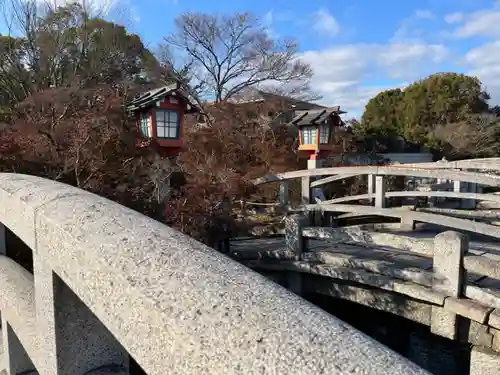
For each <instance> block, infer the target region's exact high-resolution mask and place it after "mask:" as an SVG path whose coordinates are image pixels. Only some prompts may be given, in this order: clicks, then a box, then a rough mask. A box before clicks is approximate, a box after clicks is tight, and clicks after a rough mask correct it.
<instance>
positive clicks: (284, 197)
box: [280, 181, 289, 206]
mask: <svg viewBox="0 0 500 375" xmlns="http://www.w3.org/2000/svg"><path fill="white" fill-rule="evenodd" d="M288 203H289V193H288V181H281V182H280V205H281V206H288Z"/></svg>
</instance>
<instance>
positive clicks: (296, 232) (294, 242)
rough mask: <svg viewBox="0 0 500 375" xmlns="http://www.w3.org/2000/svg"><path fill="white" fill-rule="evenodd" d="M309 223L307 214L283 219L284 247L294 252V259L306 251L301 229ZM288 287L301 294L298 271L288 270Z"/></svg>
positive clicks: (300, 281)
mask: <svg viewBox="0 0 500 375" xmlns="http://www.w3.org/2000/svg"><path fill="white" fill-rule="evenodd" d="M308 224H309V218H308V215H307V214H295V215H289V216H287V217H286V219H285V242H286V248H287V249H288V250H289V251H291V252H292V254H294V257H295V260H300V259H301V255H302V253H303V252H305V251H306V241H305V238H304V236H303V235H302V229H304V227H306V226H307V225H308ZM287 281H288V289H290V290H291V291H292V292H294V293H296V294H299V295H300V294H302V275H301V274H300V273H299V272H290V273H289V274H288V275H287Z"/></svg>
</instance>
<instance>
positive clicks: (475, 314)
mask: <svg viewBox="0 0 500 375" xmlns="http://www.w3.org/2000/svg"><path fill="white" fill-rule="evenodd" d="M285 224H286V237H285V240H286V251H287V253H288V254H290V255H295V256H292V257H291V259H295V264H294V262H293V261H292V262H290V261H287V262H285V263H284V265H285V266H289V267H290V266H292V269H293V267H295V268H296V269H297V270H300V271H301V272H309V273H312V274H319V275H322V276H327V277H331V278H334V279H340V280H344V281H347V282H354V283H358V284H367V285H370V286H371V287H376V288H379V289H382V290H387V291H391V292H396V293H399V294H402V295H406V296H408V297H410V298H414V299H416V300H419V301H426V302H428V303H430V304H432V305H434V306H435V308H433V309H432V314H430V315H428V316H426V317H422V316H416V318H418V319H420V320H417V321H418V322H419V323H423V324H427V325H430V326H431V331H432V332H434V333H436V334H438V335H441V336H444V337H447V338H450V339H456V338H457V337H458V336H457V335H458V324H459V322H458V321H457V319H456V317H457V315H459V316H462V317H465V318H468V319H470V320H471V321H474V322H475V323H478V324H480V325H482V326H483V328H482V329H483V330H485V329H486V331H488V330H489V329H490V328H491V329H493V330H499V329H500V294H499V291H498V289H496V288H491V287H487V288H485V287H481V286H479V285H475V284H473V283H471V282H467V272H472V273H474V274H476V275H477V277H476V278H477V279H478V280H479V279H482V276H487V277H491V278H493V279H498V278H499V277H500V263H499V262H498V261H497V260H494V259H491V258H489V257H488V256H480V255H477V253H472V252H469V241H468V239H467V236H466V235H464V234H461V233H458V232H453V231H448V232H443V233H440V234H438V235H437V236H436V237H435V238H434V239H433V241H431V242H429V241H427V240H424V241H422V240H417V239H415V238H411V237H406V236H404V235H398V234H396V233H377V232H368V231H363V230H362V229H361V228H360V227H357V228H355V227H346V228H322V227H308V226H307V224H308V218H307V217H306V216H305V215H303V214H295V215H290V216H288V217H287V218H286V221H285ZM305 238H314V239H328V240H330V241H333V242H336V243H337V244H340V243H344V244H346V243H347V244H350V245H351V246H352V245H354V246H355V245H361V246H363V247H365V248H366V249H367V250H366V252H365V253H364V256H363V257H360V258H356V257H355V256H352V254H351V256H347V257H346V256H342V252H339V251H338V246H336V247H335V248H336V249H337V251H334V252H332V253H328V255H327V256H326V259H328V261H327V263H326V264H325V265H326V267H323V265H322V264H321V261H320V259H321V255H319V256H318V254H321V251H322V250H318V249H312V250H310V251H309V249H308V247H307V243H306V242H305V241H304V239H305ZM377 247H381V248H384V249H388V248H395V249H400V250H406V251H407V252H410V253H411V252H415V253H417V254H422V255H424V256H425V258H427V259H429V260H430V259H432V269H430V270H428V269H426V268H425V267H424V268H423V269H417V268H415V267H414V266H405V265H404V261H403V263H402V264H400V265H396V264H397V262H396V261H394V262H395V263H394V264H393V265H392V263H391V262H387V259H385V258H384V259H383V260H380V259H378V258H377V257H376V256H375V257H374V259H370V257H369V255H368V254H369V253H370V248H372V249H373V248H374V249H376V248H377ZM318 251H319V252H318ZM324 251H327V250H324ZM348 254H350V253H349V252H348ZM395 259H396V258H395ZM403 260H404V259H403ZM308 261H312V264H309V263H308ZM318 261H319V262H318ZM302 263H303V264H302ZM274 267H275V268H276V265H274ZM439 316H443V317H445V318H446V320H447V322H446V324H443V320H442V319H440V318H439ZM412 319H415V317H413V318H412ZM489 337H490V339H491V334H489ZM473 343H474V342H473ZM491 345H493V342H491V343H490V346H491ZM495 345H496V344H495ZM496 350H499V351H500V346H496Z"/></svg>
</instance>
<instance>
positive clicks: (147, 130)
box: [139, 113, 151, 138]
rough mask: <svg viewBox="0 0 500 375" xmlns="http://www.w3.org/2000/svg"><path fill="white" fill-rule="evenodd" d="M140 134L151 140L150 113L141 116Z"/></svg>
mask: <svg viewBox="0 0 500 375" xmlns="http://www.w3.org/2000/svg"><path fill="white" fill-rule="evenodd" d="M139 134H140V135H141V137H144V138H151V116H149V113H141V114H140V115H139Z"/></svg>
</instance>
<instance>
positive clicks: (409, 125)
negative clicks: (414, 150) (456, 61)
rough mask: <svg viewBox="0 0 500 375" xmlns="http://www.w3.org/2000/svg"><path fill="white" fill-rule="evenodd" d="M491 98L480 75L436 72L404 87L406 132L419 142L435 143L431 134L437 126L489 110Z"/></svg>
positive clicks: (403, 121)
mask: <svg viewBox="0 0 500 375" xmlns="http://www.w3.org/2000/svg"><path fill="white" fill-rule="evenodd" d="M487 99H489V97H488V95H487V94H486V93H485V92H483V91H482V90H481V81H479V79H478V78H476V77H470V76H466V75H464V74H457V73H438V74H433V75H431V76H429V77H428V78H426V79H424V80H421V81H417V82H415V83H413V84H412V85H410V86H408V87H407V88H406V89H405V90H404V100H403V105H402V108H401V122H402V124H401V125H402V127H403V129H404V132H403V134H402V135H403V136H404V138H405V139H408V140H411V141H413V142H415V143H428V144H429V143H430V145H432V139H430V137H429V134H430V132H432V130H433V129H434V128H435V127H436V126H438V125H442V124H447V123H455V122H459V121H464V120H466V118H467V116H469V115H470V114H473V113H481V112H483V111H486V110H487V109H488V104H487Z"/></svg>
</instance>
